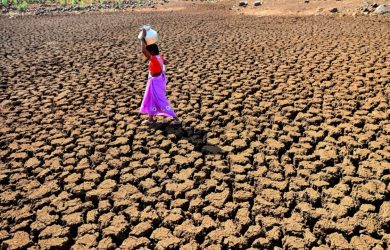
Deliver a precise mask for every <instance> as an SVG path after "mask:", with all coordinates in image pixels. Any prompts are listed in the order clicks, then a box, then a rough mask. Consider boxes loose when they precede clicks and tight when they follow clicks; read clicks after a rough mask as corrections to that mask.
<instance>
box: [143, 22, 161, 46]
mask: <svg viewBox="0 0 390 250" xmlns="http://www.w3.org/2000/svg"><path fill="white" fill-rule="evenodd" d="M142 28H143V29H145V30H146V36H145V41H146V45H150V44H155V43H157V41H158V34H157V31H155V30H153V29H152V28H151V27H150V25H144V26H142ZM138 39H140V40H141V39H142V31H141V32H140V33H139V35H138Z"/></svg>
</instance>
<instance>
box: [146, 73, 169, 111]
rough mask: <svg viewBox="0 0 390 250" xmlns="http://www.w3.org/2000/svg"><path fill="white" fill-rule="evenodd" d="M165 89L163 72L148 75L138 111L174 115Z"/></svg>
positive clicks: (165, 82)
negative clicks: (157, 74)
mask: <svg viewBox="0 0 390 250" xmlns="http://www.w3.org/2000/svg"><path fill="white" fill-rule="evenodd" d="M166 91H167V78H166V77H165V73H164V72H163V73H161V75H159V76H155V77H153V76H149V78H148V83H147V85H146V90H145V94H144V99H143V100H142V104H141V108H140V111H139V112H140V113H143V114H148V115H162V116H167V117H176V114H175V112H174V111H173V109H172V107H171V105H170V104H169V102H168V99H167V97H166Z"/></svg>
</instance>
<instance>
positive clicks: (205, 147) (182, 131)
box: [149, 122, 225, 154]
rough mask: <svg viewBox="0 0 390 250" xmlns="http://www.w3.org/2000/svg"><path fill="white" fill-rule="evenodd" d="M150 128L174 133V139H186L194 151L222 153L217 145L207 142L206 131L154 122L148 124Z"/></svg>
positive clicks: (166, 134)
mask: <svg viewBox="0 0 390 250" xmlns="http://www.w3.org/2000/svg"><path fill="white" fill-rule="evenodd" d="M149 126H150V127H151V128H154V129H156V130H160V131H162V133H163V135H164V136H168V135H171V134H173V135H175V139H174V140H175V141H180V140H186V141H188V142H189V143H191V144H192V145H193V146H194V150H195V151H199V152H201V153H202V154H224V153H225V152H224V150H222V149H221V148H220V147H219V146H217V145H211V144H208V143H207V131H205V130H203V129H197V128H193V127H189V126H185V125H183V124H181V125H174V124H167V123H164V122H155V123H153V124H151V125H149Z"/></svg>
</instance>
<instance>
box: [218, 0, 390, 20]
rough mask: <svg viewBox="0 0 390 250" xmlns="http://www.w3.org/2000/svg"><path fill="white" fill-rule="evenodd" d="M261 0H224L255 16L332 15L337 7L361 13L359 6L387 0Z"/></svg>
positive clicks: (345, 13) (341, 10) (357, 13)
mask: <svg viewBox="0 0 390 250" xmlns="http://www.w3.org/2000/svg"><path fill="white" fill-rule="evenodd" d="M308 1H309V2H308V3H305V0H262V5H261V6H254V5H253V3H254V2H255V0H249V1H247V2H248V6H247V7H246V8H237V7H238V3H239V1H238V2H237V1H230V2H225V3H229V4H232V5H233V6H235V7H233V10H235V11H237V12H238V13H243V14H248V15H256V16H274V15H278V16H291V15H295V16H296V15H299V16H307V15H334V14H332V13H330V12H329V10H330V9H332V8H337V10H338V15H363V13H361V8H362V7H364V6H367V5H369V4H373V3H376V4H386V5H387V6H390V2H389V0H376V1H372V0H308Z"/></svg>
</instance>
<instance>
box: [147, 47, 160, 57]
mask: <svg viewBox="0 0 390 250" xmlns="http://www.w3.org/2000/svg"><path fill="white" fill-rule="evenodd" d="M146 50H147V51H149V53H150V54H152V55H154V56H156V55H158V54H160V51H159V49H158V46H157V44H150V45H147V46H146Z"/></svg>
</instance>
